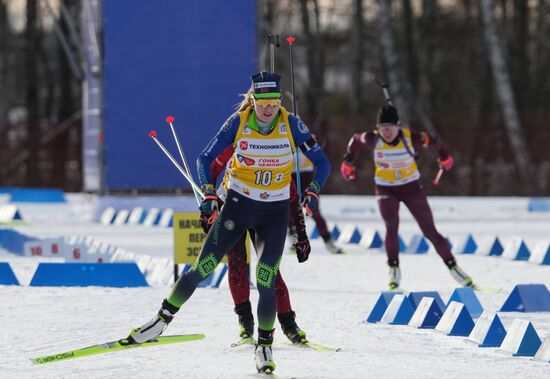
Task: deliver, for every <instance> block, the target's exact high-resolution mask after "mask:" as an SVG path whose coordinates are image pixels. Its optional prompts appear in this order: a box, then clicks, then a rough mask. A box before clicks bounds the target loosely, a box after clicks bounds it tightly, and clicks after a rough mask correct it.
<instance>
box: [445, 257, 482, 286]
mask: <svg viewBox="0 0 550 379" xmlns="http://www.w3.org/2000/svg"><path fill="white" fill-rule="evenodd" d="M445 264H446V265H447V267H448V268H449V271H450V272H451V276H452V277H453V278H454V279H455V280H456V281H457V282H458V283H460V285H461V286H464V287H472V288H476V286H475V284H474V281H473V279H472V277H471V276H469V275H468V274H466V273H465V272H464V270H462V269H461V268H460V267H459V266H458V265H457V264H456V261H454V260H451V261H448V262H445Z"/></svg>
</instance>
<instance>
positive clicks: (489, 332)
mask: <svg viewBox="0 0 550 379" xmlns="http://www.w3.org/2000/svg"><path fill="white" fill-rule="evenodd" d="M505 337H506V329H504V325H502V321H500V318H499V317H498V315H497V314H496V313H487V312H484V313H483V314H482V315H481V317H480V318H479V320H477V323H476V325H475V326H474V329H473V330H472V332H471V333H470V336H469V337H468V339H469V340H471V341H473V342H475V343H477V344H478V346H479V347H500V345H502V341H503V340H504V338H505Z"/></svg>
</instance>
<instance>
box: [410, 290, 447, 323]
mask: <svg viewBox="0 0 550 379" xmlns="http://www.w3.org/2000/svg"><path fill="white" fill-rule="evenodd" d="M441 316H443V310H442V308H440V306H439V305H438V302H437V300H436V299H434V298H432V297H424V298H423V299H422V301H421V302H420V303H419V304H418V305H417V307H416V310H415V311H414V314H413V316H412V318H411V321H409V326H412V327H414V328H420V329H434V328H435V327H436V325H437V324H438V323H439V321H440V320H441Z"/></svg>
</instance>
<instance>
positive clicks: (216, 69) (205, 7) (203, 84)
mask: <svg viewBox="0 0 550 379" xmlns="http://www.w3.org/2000/svg"><path fill="white" fill-rule="evenodd" d="M103 38H104V40H103V42H104V54H103V57H104V129H105V134H104V136H105V140H104V186H105V189H106V190H123V189H175V188H182V187H185V188H189V187H190V186H189V185H188V184H187V182H186V181H185V180H184V179H183V177H182V176H181V175H180V173H179V172H178V171H177V170H176V168H175V167H174V166H173V165H172V163H171V162H170V161H169V160H168V159H167V158H166V157H165V156H164V154H163V153H162V151H161V150H160V149H159V147H158V146H157V145H156V144H155V143H154V141H152V140H151V138H150V137H149V136H148V134H149V132H150V131H151V130H156V131H157V133H158V139H159V141H161V142H162V143H164V144H165V146H166V147H167V148H168V149H169V150H170V151H171V153H172V155H173V156H174V157H176V158H177V160H178V161H179V160H180V159H179V154H178V151H177V148H176V145H175V143H174V139H173V137H172V133H171V131H170V127H169V125H168V123H167V122H166V121H165V120H166V117H167V116H169V115H171V116H174V117H175V121H174V126H175V127H176V130H177V133H178V136H179V137H180V141H181V145H182V148H183V151H184V153H185V155H186V158H187V161H188V163H189V166H190V168H191V172H192V174H193V176H194V177H195V178H196V169H195V161H196V159H197V156H198V155H199V153H200V151H201V150H202V149H203V148H204V147H205V146H206V144H207V143H208V141H209V140H210V139H211V138H212V136H213V135H214V133H215V132H216V131H217V130H218V129H219V128H220V126H221V125H222V123H223V122H224V121H225V119H226V118H227V117H228V116H229V115H230V114H231V113H232V112H233V111H234V106H235V105H236V104H237V103H238V102H239V101H240V99H241V97H240V96H239V94H242V93H245V92H246V91H247V90H248V88H249V86H250V79H249V78H250V75H252V74H253V73H254V72H255V71H256V66H257V65H256V5H255V1H251V0H249V1H222V0H201V1H198V0H197V1H181V0H163V1H152V0H105V1H104V3H103Z"/></svg>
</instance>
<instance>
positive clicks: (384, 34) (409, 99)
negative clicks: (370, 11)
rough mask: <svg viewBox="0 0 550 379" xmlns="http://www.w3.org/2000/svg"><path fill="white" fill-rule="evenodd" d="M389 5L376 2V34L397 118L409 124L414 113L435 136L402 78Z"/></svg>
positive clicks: (407, 84)
mask: <svg viewBox="0 0 550 379" xmlns="http://www.w3.org/2000/svg"><path fill="white" fill-rule="evenodd" d="M391 3H392V1H391V0H378V5H379V12H378V20H379V22H378V32H379V35H380V45H382V54H383V57H384V63H385V64H386V70H387V72H388V79H389V84H390V86H391V88H392V96H393V98H394V99H395V100H394V101H395V104H396V106H397V108H399V113H400V116H399V117H400V119H401V120H402V121H404V122H405V123H410V122H411V116H412V113H413V112H414V113H415V114H416V116H417V117H418V118H419V119H420V122H421V123H422V125H423V126H424V128H425V129H426V130H427V131H429V132H430V133H433V134H437V133H436V130H435V127H434V126H433V124H432V121H431V120H430V118H429V117H428V115H427V114H426V113H425V112H424V111H423V110H422V108H421V107H420V104H418V103H417V102H416V97H415V96H414V93H413V91H412V89H411V85H410V83H409V81H408V80H406V79H405V78H404V76H403V73H402V70H401V67H400V65H399V62H398V55H397V50H396V47H395V38H394V35H393V30H392V15H391Z"/></svg>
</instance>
